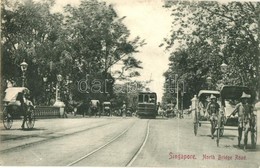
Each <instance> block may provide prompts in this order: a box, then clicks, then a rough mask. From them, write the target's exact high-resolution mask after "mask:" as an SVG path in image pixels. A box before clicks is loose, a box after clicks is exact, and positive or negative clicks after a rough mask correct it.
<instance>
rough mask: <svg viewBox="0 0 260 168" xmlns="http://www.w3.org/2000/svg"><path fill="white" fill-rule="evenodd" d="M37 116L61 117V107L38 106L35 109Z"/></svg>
mask: <svg viewBox="0 0 260 168" xmlns="http://www.w3.org/2000/svg"><path fill="white" fill-rule="evenodd" d="M34 111H35V116H36V118H59V117H60V107H54V106H36V107H35V109H34Z"/></svg>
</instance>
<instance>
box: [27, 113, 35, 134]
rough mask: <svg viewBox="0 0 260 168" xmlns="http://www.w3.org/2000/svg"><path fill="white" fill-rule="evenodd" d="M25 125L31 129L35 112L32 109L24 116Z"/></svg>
mask: <svg viewBox="0 0 260 168" xmlns="http://www.w3.org/2000/svg"><path fill="white" fill-rule="evenodd" d="M26 117H27V118H26V125H27V128H28V129H32V128H33V127H34V124H35V112H34V110H32V111H30V112H29V114H28V115H27V116H26Z"/></svg>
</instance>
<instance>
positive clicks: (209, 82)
mask: <svg viewBox="0 0 260 168" xmlns="http://www.w3.org/2000/svg"><path fill="white" fill-rule="evenodd" d="M206 81H207V84H208V90H210V89H211V82H212V78H211V77H210V76H208V77H207V79H206Z"/></svg>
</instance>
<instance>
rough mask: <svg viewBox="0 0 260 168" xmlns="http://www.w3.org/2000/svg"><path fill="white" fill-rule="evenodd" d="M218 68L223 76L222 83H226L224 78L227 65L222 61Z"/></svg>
mask: <svg viewBox="0 0 260 168" xmlns="http://www.w3.org/2000/svg"><path fill="white" fill-rule="evenodd" d="M220 70H221V72H222V73H223V74H224V78H223V84H224V85H225V84H226V78H227V74H226V72H227V70H228V65H227V64H225V63H224V62H223V63H222V64H221V65H220Z"/></svg>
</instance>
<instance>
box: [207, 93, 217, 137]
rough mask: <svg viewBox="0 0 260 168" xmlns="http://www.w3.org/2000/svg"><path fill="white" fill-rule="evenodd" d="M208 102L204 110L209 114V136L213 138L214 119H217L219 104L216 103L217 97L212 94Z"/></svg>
mask: <svg viewBox="0 0 260 168" xmlns="http://www.w3.org/2000/svg"><path fill="white" fill-rule="evenodd" d="M210 99H211V101H210V103H209V104H208V105H207V108H206V111H207V113H208V114H209V116H210V123H211V138H212V139H214V132H215V128H214V127H215V126H214V121H218V115H219V109H220V106H219V104H218V103H217V98H216V96H214V95H213V94H212V95H211V96H210Z"/></svg>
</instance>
